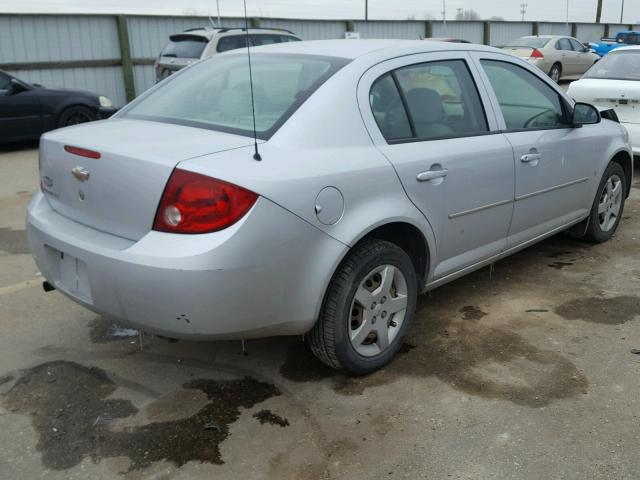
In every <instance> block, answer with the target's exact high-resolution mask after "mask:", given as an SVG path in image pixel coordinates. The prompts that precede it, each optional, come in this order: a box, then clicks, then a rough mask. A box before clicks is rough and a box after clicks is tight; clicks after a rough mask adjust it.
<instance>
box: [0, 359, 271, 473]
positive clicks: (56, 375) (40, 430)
mask: <svg viewBox="0 0 640 480" xmlns="http://www.w3.org/2000/svg"><path fill="white" fill-rule="evenodd" d="M116 387H117V385H116V384H115V383H114V382H113V381H112V380H111V379H110V378H109V377H108V376H107V374H106V373H105V372H104V371H103V370H101V369H99V368H95V367H85V366H83V365H79V364H77V363H73V362H66V361H55V362H48V363H44V364H41V365H38V366H36V367H33V368H31V369H29V370H26V371H24V372H23V374H22V375H21V377H20V378H19V379H18V380H17V381H16V383H15V384H14V386H13V388H12V389H11V390H10V391H9V392H8V393H7V394H6V395H5V396H4V399H3V403H4V406H5V407H6V409H7V410H9V411H10V412H14V413H20V414H24V415H29V416H30V417H31V420H32V424H33V427H34V429H35V430H36V432H37V435H38V443H37V446H36V448H37V449H38V451H40V452H41V454H42V463H43V465H44V466H45V467H47V468H51V469H54V470H63V469H67V468H71V467H73V466H75V465H77V464H79V463H80V462H81V461H82V460H83V459H84V458H85V457H89V458H91V459H92V460H93V461H94V462H97V461H99V460H100V459H101V458H105V457H121V456H122V457H126V458H128V459H129V460H130V464H129V470H139V469H143V468H146V467H148V466H150V465H151V464H152V463H154V462H157V461H162V460H165V461H170V462H173V463H175V464H176V465H177V466H181V465H183V464H185V463H187V462H189V461H192V460H195V461H200V462H208V463H215V464H222V463H224V462H223V459H222V458H221V455H220V449H219V446H220V443H221V442H223V441H224V440H225V439H226V438H227V436H228V435H229V426H230V425H231V424H232V423H233V422H235V421H236V420H238V418H239V417H240V407H242V408H251V407H253V406H254V405H256V404H257V403H260V402H263V401H265V400H267V399H268V398H271V397H273V396H277V395H280V391H279V390H278V389H277V388H276V387H275V386H274V385H272V384H269V383H264V382H260V381H258V380H255V379H253V378H251V377H245V378H241V379H236V380H219V381H218V380H211V379H197V380H192V381H189V382H187V383H185V384H184V385H183V387H184V388H185V389H187V390H189V389H193V390H197V391H200V392H203V393H204V394H205V395H206V396H207V398H208V402H207V404H206V405H205V406H204V407H203V408H201V409H200V410H199V411H198V412H197V413H196V414H194V415H191V416H189V417H187V418H183V419H179V420H173V421H163V422H155V423H149V424H146V425H141V426H130V427H124V428H122V429H121V430H112V428H111V426H112V425H113V421H114V420H117V419H123V418H127V417H130V416H132V415H134V414H135V413H136V412H137V409H136V407H135V406H134V405H133V404H132V403H131V402H130V401H129V400H126V399H112V398H108V397H109V396H110V395H112V394H113V393H114V391H115V390H116Z"/></svg>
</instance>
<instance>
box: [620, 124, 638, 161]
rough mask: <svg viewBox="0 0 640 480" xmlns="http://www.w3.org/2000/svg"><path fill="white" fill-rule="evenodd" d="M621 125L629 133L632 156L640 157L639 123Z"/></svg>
mask: <svg viewBox="0 0 640 480" xmlns="http://www.w3.org/2000/svg"><path fill="white" fill-rule="evenodd" d="M621 124H622V125H623V126H624V127H625V128H626V129H627V131H628V132H629V139H630V140H631V148H632V150H633V154H634V155H640V123H624V122H621Z"/></svg>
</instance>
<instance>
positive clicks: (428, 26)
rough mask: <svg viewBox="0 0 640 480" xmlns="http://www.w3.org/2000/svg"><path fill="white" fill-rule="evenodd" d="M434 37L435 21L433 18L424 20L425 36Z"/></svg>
mask: <svg viewBox="0 0 640 480" xmlns="http://www.w3.org/2000/svg"><path fill="white" fill-rule="evenodd" d="M431 37H433V22H432V21H431V20H427V21H426V22H424V38H431Z"/></svg>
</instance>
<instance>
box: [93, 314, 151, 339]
mask: <svg viewBox="0 0 640 480" xmlns="http://www.w3.org/2000/svg"><path fill="white" fill-rule="evenodd" d="M89 328H90V330H89V337H90V338H91V341H92V342H93V343H108V342H114V341H117V340H126V339H131V338H138V334H139V332H138V330H136V329H135V328H131V327H125V326H122V325H119V324H117V323H113V322H112V321H110V320H107V319H106V318H102V317H97V318H94V319H93V320H92V321H91V322H90V323H89Z"/></svg>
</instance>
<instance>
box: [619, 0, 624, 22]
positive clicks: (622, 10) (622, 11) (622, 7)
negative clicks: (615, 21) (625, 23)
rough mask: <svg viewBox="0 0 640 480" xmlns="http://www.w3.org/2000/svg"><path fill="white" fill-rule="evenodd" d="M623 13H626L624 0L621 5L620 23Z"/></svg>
mask: <svg viewBox="0 0 640 480" xmlns="http://www.w3.org/2000/svg"><path fill="white" fill-rule="evenodd" d="M623 15H624V0H622V6H621V7H620V23H622V16H623Z"/></svg>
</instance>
